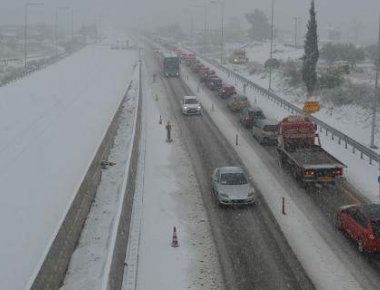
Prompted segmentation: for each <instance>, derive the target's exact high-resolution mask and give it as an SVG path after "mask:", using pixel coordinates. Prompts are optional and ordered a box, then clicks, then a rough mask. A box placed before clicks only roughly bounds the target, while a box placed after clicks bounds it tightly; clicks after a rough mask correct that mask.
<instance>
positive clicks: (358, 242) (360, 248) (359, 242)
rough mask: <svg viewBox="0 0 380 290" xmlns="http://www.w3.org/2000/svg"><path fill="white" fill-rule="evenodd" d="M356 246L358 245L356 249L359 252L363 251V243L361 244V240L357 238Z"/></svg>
mask: <svg viewBox="0 0 380 290" xmlns="http://www.w3.org/2000/svg"><path fill="white" fill-rule="evenodd" d="M357 247H358V251H359V252H360V253H363V252H364V244H363V241H362V240H360V239H359V240H358V241H357Z"/></svg>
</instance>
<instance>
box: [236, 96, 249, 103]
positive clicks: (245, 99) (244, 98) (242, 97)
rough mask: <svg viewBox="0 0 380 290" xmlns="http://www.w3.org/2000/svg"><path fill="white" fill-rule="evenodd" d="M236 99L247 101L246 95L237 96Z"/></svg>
mask: <svg viewBox="0 0 380 290" xmlns="http://www.w3.org/2000/svg"><path fill="white" fill-rule="evenodd" d="M236 100H237V101H238V102H246V101H247V97H245V96H238V97H236Z"/></svg>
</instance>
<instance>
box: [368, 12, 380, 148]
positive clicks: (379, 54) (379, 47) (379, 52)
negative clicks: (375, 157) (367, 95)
mask: <svg viewBox="0 0 380 290" xmlns="http://www.w3.org/2000/svg"><path fill="white" fill-rule="evenodd" d="M379 62H380V14H379V37H378V42H377V58H376V80H375V94H374V98H373V112H372V127H371V144H370V147H371V148H373V149H377V146H376V145H375V128H376V114H377V104H378V101H379V86H378V84H379Z"/></svg>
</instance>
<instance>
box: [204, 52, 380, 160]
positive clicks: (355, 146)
mask: <svg viewBox="0 0 380 290" xmlns="http://www.w3.org/2000/svg"><path fill="white" fill-rule="evenodd" d="M199 58H200V59H203V60H204V61H206V62H208V63H210V64H212V65H213V66H215V67H217V68H218V69H220V70H222V71H224V72H225V73H226V74H227V75H228V76H229V77H233V78H235V80H238V81H240V82H242V83H243V84H245V85H246V86H247V87H248V88H250V89H253V90H255V91H257V92H259V93H260V94H261V95H263V96H265V97H267V98H269V99H270V100H271V101H273V102H274V103H277V104H278V105H279V106H281V107H284V109H287V110H288V111H289V112H290V113H291V114H294V113H298V114H305V112H303V111H302V110H301V109H300V108H298V107H297V106H295V105H293V104H291V103H290V102H288V101H286V100H284V99H282V98H281V97H280V96H278V95H276V94H275V93H273V92H271V91H269V90H267V89H265V88H263V87H261V86H259V85H258V84H255V83H254V82H252V81H250V80H249V79H247V78H245V77H243V76H241V75H239V74H237V73H236V72H234V71H232V70H230V69H228V68H226V67H225V66H222V65H221V64H219V63H218V62H216V61H215V60H211V59H208V58H206V57H199ZM307 115H308V117H310V119H311V120H312V121H313V122H314V123H315V124H317V126H318V128H319V130H320V132H322V131H323V130H325V132H326V136H327V135H328V134H331V138H332V139H333V140H334V139H335V138H337V140H338V143H339V144H341V143H342V142H344V144H345V148H346V149H347V148H348V146H351V147H352V153H353V154H355V153H356V151H358V152H359V153H360V158H361V159H363V158H364V156H367V157H368V160H369V164H372V162H373V161H375V162H377V163H378V165H379V168H380V155H379V154H377V153H376V152H375V151H373V150H371V149H370V148H368V147H366V146H365V145H363V144H361V143H359V142H357V141H356V140H354V139H352V138H351V137H349V136H347V135H346V134H344V133H342V132H340V131H339V130H336V129H334V128H333V127H331V126H330V125H328V124H326V123H325V122H323V121H321V120H319V119H317V118H315V117H313V116H311V115H310V114H307Z"/></svg>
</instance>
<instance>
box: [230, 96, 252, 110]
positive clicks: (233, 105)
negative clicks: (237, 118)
mask: <svg viewBox="0 0 380 290" xmlns="http://www.w3.org/2000/svg"><path fill="white" fill-rule="evenodd" d="M227 106H228V108H229V109H230V110H231V111H232V112H239V111H241V110H242V109H243V108H246V107H249V106H250V103H249V101H248V98H247V97H246V96H243V95H233V96H232V97H231V98H230V99H229V100H228V103H227Z"/></svg>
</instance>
